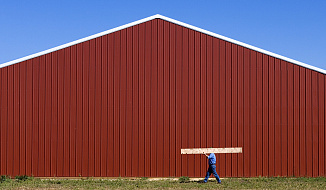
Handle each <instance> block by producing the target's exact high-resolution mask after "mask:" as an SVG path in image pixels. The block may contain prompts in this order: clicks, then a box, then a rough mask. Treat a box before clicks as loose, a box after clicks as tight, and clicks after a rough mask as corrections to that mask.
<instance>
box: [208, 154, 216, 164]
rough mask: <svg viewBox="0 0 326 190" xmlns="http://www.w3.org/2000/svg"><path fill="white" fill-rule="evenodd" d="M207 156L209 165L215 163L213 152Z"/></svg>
mask: <svg viewBox="0 0 326 190" xmlns="http://www.w3.org/2000/svg"><path fill="white" fill-rule="evenodd" d="M207 158H208V164H209V165H214V164H216V157H215V154H214V153H211V154H210V155H209V156H208V157H207Z"/></svg>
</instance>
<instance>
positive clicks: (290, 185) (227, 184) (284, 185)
mask: <svg viewBox="0 0 326 190" xmlns="http://www.w3.org/2000/svg"><path fill="white" fill-rule="evenodd" d="M0 189H326V178H324V177H319V178H283V177H275V178H265V177H261V178H225V179H222V184H218V183H216V181H215V180H214V181H213V178H211V181H209V182H208V183H198V181H193V180H188V178H186V177H184V178H179V179H177V180H175V179H172V178H171V179H164V180H151V179H147V178H139V179H114V180H113V179H91V178H89V179H38V178H31V177H24V176H21V177H20V178H19V177H18V178H16V179H8V178H6V177H2V178H0Z"/></svg>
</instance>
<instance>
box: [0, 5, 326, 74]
mask: <svg viewBox="0 0 326 190" xmlns="http://www.w3.org/2000/svg"><path fill="white" fill-rule="evenodd" d="M154 14H161V15H164V16H167V17H170V18H173V19H176V20H179V21H182V22H185V23H187V24H190V25H193V26H197V27H199V28H203V29H205V30H208V31H211V32H214V33H217V34H221V35H223V36H226V37H229V38H232V39H235V40H238V41H241V42H244V43H247V44H250V45H253V46H256V47H259V48H262V49H265V50H268V51H271V52H273V53H277V54H280V55H283V56H285V57H289V58H291V59H294V60H297V61H301V62H303V63H306V64H309V65H313V66H316V67H319V68H322V69H325V70H326V1H325V0H314V1H304V0H283V1H281V0H224V1H222V0H212V1H209V0H196V1H195V0H188V1H178V0H172V1H170V0H165V1H155V0H151V1H145V0H144V1H143V0H137V1H124V0H117V1H113V0H111V1H109V0H107V1H100V0H92V1H85V0H78V1H77V0H66V1H62V0H51V1H50V0H49V1H48V0H42V1H41V0H32V1H23V0H21V1H15V0H0V64H1V63H5V62H8V61H11V60H14V59H18V58H21V57H24V56H27V55H30V54H33V53H37V52H40V51H43V50H46V49H50V48H52V47H55V46H58V45H62V44H65V43H68V42H71V41H74V40H77V39H80V38H83V37H87V36H90V35H93V34H96V33H99V32H102V31H105V30H108V29H112V28H114V27H117V26H121V25H124V24H127V23H130V22H133V21H136V20H139V19H142V18H145V17H148V16H152V15H154Z"/></svg>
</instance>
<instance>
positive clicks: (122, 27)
mask: <svg viewBox="0 0 326 190" xmlns="http://www.w3.org/2000/svg"><path fill="white" fill-rule="evenodd" d="M157 18H158V19H162V20H165V21H168V22H171V23H174V24H177V25H180V26H183V27H186V28H189V29H192V30H195V31H198V32H201V33H204V34H207V35H210V36H213V37H216V38H219V39H222V40H225V41H228V42H231V43H234V44H237V45H240V46H243V47H246V48H248V49H252V50H255V51H258V52H261V53H263V54H266V55H270V56H272V57H275V58H278V59H282V60H284V61H288V62H290V63H293V64H296V65H299V66H302V67H305V68H308V69H311V70H314V71H317V72H320V73H323V74H326V70H324V69H321V68H318V67H315V66H312V65H308V64H305V63H302V62H300V61H296V60H293V59H290V58H287V57H284V56H282V55H278V54H276V53H272V52H270V51H266V50H263V49H260V48H257V47H255V46H252V45H249V44H246V43H243V42H239V41H237V40H234V39H231V38H228V37H225V36H222V35H219V34H216V33H213V32H210V31H207V30H204V29H201V28H198V27H196V26H192V25H189V24H186V23H183V22H180V21H177V20H174V19H171V18H168V17H165V16H162V15H159V14H156V15H153V16H150V17H147V18H144V19H141V20H138V21H135V22H131V23H129V24H125V25H122V26H119V27H116V28H113V29H111V30H107V31H104V32H101V33H98V34H94V35H91V36H88V37H85V38H82V39H79V40H76V41H73V42H70V43H66V44H63V45H60V46H57V47H54V48H51V49H48V50H45V51H41V52H39V53H35V54H32V55H28V56H26V57H22V58H19V59H16V60H13V61H9V62H6V63H3V64H0V68H2V67H6V66H9V65H13V64H16V63H19V62H22V61H26V60H28V59H32V58H34V57H38V56H41V55H44V54H48V53H51V52H54V51H57V50H60V49H63V48H66V47H69V46H73V45H76V44H79V43H82V42H85V41H88V40H91V39H94V38H97V37H100V36H104V35H107V34H110V33H113V32H116V31H118V30H122V29H125V28H128V27H131V26H135V25H137V24H141V23H144V22H147V21H150V20H153V19H157Z"/></svg>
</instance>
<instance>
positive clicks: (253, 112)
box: [0, 19, 326, 177]
mask: <svg viewBox="0 0 326 190" xmlns="http://www.w3.org/2000/svg"><path fill="white" fill-rule="evenodd" d="M325 80H326V77H325V75H324V74H321V73H318V72H315V71H312V70H309V69H306V68H303V67H300V66H297V65H293V64H291V63H288V62H286V61H282V60H279V59H276V58H273V57H270V56H267V55H264V54H262V53H259V52H255V51H253V50H249V49H247V48H244V47H241V46H238V45H235V44H231V43H229V42H225V41H223V40H220V39H217V38H214V37H211V36H208V35H205V34H202V33H199V32H196V31H193V30H190V29H187V28H183V27H181V26H178V25H175V24H172V23H169V22H166V21H163V20H160V19H155V20H152V21H148V22H145V23H142V24H139V25H136V26H133V27H130V28H127V29H124V30H121V31H117V32H114V33H112V34H108V35H105V36H102V37H99V38H96V39H93V40H90V41H86V42H83V43H80V44H77V45H74V46H71V47H68V48H65V49H62V50H59V51H56V52H53V53H49V54H46V55H43V56H40V57H36V58H33V59H31V60H27V61H24V62H21V63H18V64H15V65H11V66H8V67H5V68H2V69H0V108H1V109H0V138H1V139H0V142H1V145H0V175H11V176H15V175H34V176H57V177H59V176H67V177H68V176H115V177H118V176H121V177H125V176H148V177H166V176H181V175H183V176H190V177H202V176H203V175H204V174H205V171H206V169H207V163H206V162H207V161H206V158H205V156H203V155H181V154H180V149H181V148H193V147H195V148H200V147H231V146H232V147H238V146H239V147H243V153H242V154H232V155H231V154H218V155H217V162H218V163H219V164H218V165H217V171H218V173H219V174H220V176H221V177H242V176H247V177H250V176H311V177H316V176H325V165H326V164H325V160H326V159H325V151H326V146H325V116H326V115H325V101H326V96H325V88H326V82H325Z"/></svg>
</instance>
